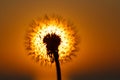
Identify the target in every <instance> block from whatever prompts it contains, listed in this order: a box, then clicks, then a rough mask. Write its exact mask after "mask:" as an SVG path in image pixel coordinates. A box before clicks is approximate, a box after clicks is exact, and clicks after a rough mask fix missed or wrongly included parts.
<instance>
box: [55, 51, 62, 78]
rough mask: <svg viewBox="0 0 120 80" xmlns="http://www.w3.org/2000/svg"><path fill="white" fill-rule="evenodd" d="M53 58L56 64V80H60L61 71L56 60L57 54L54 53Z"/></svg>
mask: <svg viewBox="0 0 120 80" xmlns="http://www.w3.org/2000/svg"><path fill="white" fill-rule="evenodd" d="M54 58H55V64H56V70H57V80H61V69H60V63H59V60H58V52H55V54H54Z"/></svg>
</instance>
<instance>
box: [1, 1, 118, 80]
mask: <svg viewBox="0 0 120 80" xmlns="http://www.w3.org/2000/svg"><path fill="white" fill-rule="evenodd" d="M44 14H57V15H60V16H63V17H64V18H66V19H68V20H70V21H72V22H73V23H74V25H75V26H76V27H75V29H76V30H77V32H76V33H77V34H78V35H79V36H80V41H79V42H80V43H79V51H78V52H76V55H77V56H76V57H72V60H71V61H70V62H68V63H65V64H61V71H62V79H63V80H120V0H0V80H10V79H11V80H56V76H55V75H56V74H55V73H56V71H55V65H54V64H53V65H52V66H41V65H40V64H39V63H35V62H34V61H33V60H31V57H28V56H27V54H26V51H25V48H24V36H25V31H26V28H27V27H28V26H29V24H30V22H31V21H32V20H33V19H34V18H36V17H40V16H43V15H44ZM8 78H9V79H8Z"/></svg>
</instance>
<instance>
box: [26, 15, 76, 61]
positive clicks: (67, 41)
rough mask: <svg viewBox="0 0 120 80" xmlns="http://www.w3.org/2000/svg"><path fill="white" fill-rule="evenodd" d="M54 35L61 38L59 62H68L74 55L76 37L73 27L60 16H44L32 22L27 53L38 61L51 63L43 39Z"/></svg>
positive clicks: (28, 33)
mask: <svg viewBox="0 0 120 80" xmlns="http://www.w3.org/2000/svg"><path fill="white" fill-rule="evenodd" d="M52 33H54V34H56V35H58V36H59V37H60V38H61V43H60V45H59V47H58V50H59V51H58V54H59V60H60V61H61V62H62V61H66V60H67V59H70V58H71V57H70V56H71V55H74V54H73V51H75V50H76V45H75V44H76V35H75V33H74V31H73V25H72V24H71V23H70V22H68V21H66V20H65V19H63V18H62V17H59V16H44V17H42V18H39V19H36V20H34V21H33V22H32V24H31V25H30V27H29V28H28V30H27V33H26V37H25V47H26V50H27V53H28V54H29V55H33V56H34V59H35V60H36V61H43V62H46V61H48V62H51V59H50V57H49V56H48V55H47V49H46V44H44V43H43V39H44V37H45V36H46V35H47V34H52Z"/></svg>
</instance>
